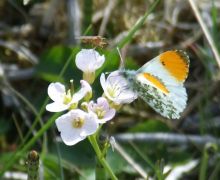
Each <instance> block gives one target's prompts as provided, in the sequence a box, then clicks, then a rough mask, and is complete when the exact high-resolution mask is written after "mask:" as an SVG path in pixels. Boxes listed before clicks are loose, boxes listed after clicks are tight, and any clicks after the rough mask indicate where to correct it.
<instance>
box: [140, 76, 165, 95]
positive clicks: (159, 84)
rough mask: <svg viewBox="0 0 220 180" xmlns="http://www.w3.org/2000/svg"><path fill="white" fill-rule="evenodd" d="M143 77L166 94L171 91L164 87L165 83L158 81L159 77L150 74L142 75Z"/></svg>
mask: <svg viewBox="0 0 220 180" xmlns="http://www.w3.org/2000/svg"><path fill="white" fill-rule="evenodd" d="M140 75H141V76H142V77H144V78H145V79H146V80H148V81H150V82H151V83H152V84H153V85H154V86H155V87H156V88H158V89H160V90H161V91H162V92H163V93H164V94H168V93H169V91H168V89H167V88H166V86H165V85H164V83H163V82H162V81H161V80H160V79H158V78H157V77H155V76H153V75H151V74H149V73H142V74H140Z"/></svg>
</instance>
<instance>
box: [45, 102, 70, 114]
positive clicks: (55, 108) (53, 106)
mask: <svg viewBox="0 0 220 180" xmlns="http://www.w3.org/2000/svg"><path fill="white" fill-rule="evenodd" d="M68 108H69V106H68V105H65V104H61V103H57V102H53V103H50V104H48V105H46V110H47V111H50V112H61V111H64V110H67V109H68Z"/></svg>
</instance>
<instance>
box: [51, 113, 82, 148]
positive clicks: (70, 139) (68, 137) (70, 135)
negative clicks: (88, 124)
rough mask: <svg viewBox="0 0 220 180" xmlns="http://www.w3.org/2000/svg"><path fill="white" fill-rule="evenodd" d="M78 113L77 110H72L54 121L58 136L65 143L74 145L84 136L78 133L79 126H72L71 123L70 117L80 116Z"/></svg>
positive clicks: (79, 130)
mask: <svg viewBox="0 0 220 180" xmlns="http://www.w3.org/2000/svg"><path fill="white" fill-rule="evenodd" d="M80 111H81V110H80ZM79 113H80V112H78V110H72V111H69V112H68V113H66V114H64V115H62V116H60V117H59V118H57V119H56V121H55V122H56V126H57V129H58V131H59V132H60V136H61V138H62V140H63V142H64V143H65V144H66V145H69V146H71V145H74V144H76V143H78V142H79V141H81V140H83V139H85V138H86V137H85V136H81V135H80V133H81V131H82V129H81V128H74V127H73V125H72V119H74V118H76V117H78V116H80V114H79Z"/></svg>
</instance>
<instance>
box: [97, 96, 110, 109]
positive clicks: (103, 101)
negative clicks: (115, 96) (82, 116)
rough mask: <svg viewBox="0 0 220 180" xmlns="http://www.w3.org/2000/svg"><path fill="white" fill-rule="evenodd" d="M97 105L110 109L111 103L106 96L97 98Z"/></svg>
mask: <svg viewBox="0 0 220 180" xmlns="http://www.w3.org/2000/svg"><path fill="white" fill-rule="evenodd" d="M97 105H98V106H102V107H103V109H105V110H108V109H109V104H108V101H107V99H106V98H104V97H100V98H98V99H97Z"/></svg>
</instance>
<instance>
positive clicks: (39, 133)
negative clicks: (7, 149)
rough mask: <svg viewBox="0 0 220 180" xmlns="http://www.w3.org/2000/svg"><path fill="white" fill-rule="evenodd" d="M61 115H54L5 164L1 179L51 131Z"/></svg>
mask: <svg viewBox="0 0 220 180" xmlns="http://www.w3.org/2000/svg"><path fill="white" fill-rule="evenodd" d="M60 114H61V113H56V114H54V115H53V116H52V117H51V118H50V119H49V120H48V121H47V123H46V124H45V125H44V126H43V127H42V128H41V129H40V130H39V131H38V132H37V133H36V135H35V136H33V137H32V138H31V139H30V140H29V141H28V142H27V143H26V144H25V145H24V147H23V148H22V149H21V150H19V151H17V152H15V153H14V155H13V156H12V157H11V158H10V160H9V161H7V163H5V165H4V167H3V169H2V170H1V171H0V177H1V176H2V175H3V174H4V172H5V171H6V170H7V169H9V168H10V167H11V166H12V165H13V164H14V163H15V161H16V160H18V158H19V157H21V156H23V155H24V154H25V152H26V151H28V149H30V148H31V146H32V145H33V144H34V143H35V142H36V141H37V139H38V138H40V137H41V136H42V135H43V134H44V133H45V132H46V130H47V129H49V128H50V127H51V126H52V125H53V124H54V121H55V120H56V118H57V117H58V116H59V115H60Z"/></svg>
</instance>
